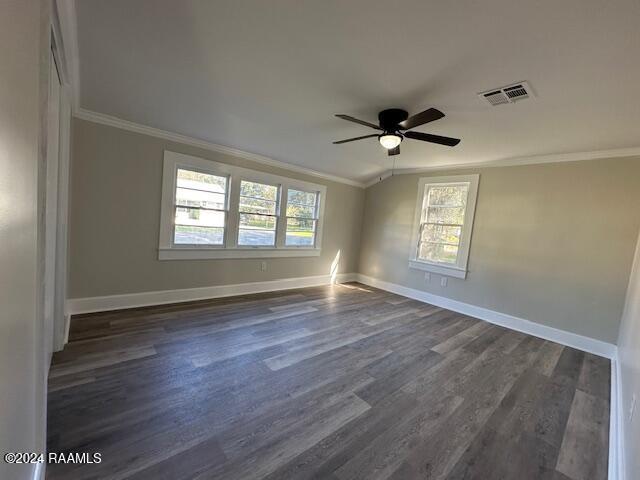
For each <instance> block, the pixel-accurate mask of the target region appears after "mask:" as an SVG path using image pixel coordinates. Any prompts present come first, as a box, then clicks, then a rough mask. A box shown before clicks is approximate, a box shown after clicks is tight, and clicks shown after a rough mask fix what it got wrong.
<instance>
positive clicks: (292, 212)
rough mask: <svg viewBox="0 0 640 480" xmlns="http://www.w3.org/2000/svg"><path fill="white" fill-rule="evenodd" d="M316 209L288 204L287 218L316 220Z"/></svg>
mask: <svg viewBox="0 0 640 480" xmlns="http://www.w3.org/2000/svg"><path fill="white" fill-rule="evenodd" d="M315 216H316V207H315V205H314V206H311V207H306V206H303V205H296V204H292V203H289V204H287V217H303V218H315Z"/></svg>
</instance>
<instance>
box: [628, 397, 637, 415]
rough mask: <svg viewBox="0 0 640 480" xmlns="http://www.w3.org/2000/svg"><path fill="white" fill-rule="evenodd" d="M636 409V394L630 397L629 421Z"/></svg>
mask: <svg viewBox="0 0 640 480" xmlns="http://www.w3.org/2000/svg"><path fill="white" fill-rule="evenodd" d="M635 411H636V394H635V393H634V394H633V396H632V397H631V406H630V407H629V422H631V421H632V420H633V414H634V413H635Z"/></svg>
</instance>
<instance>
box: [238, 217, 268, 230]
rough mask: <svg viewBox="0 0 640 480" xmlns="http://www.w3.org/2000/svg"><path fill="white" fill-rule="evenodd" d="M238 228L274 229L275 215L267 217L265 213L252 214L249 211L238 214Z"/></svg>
mask: <svg viewBox="0 0 640 480" xmlns="http://www.w3.org/2000/svg"><path fill="white" fill-rule="evenodd" d="M240 228H247V229H250V228H253V229H256V230H258V229H269V230H275V228H276V219H275V217H268V216H266V215H253V214H250V213H241V214H240Z"/></svg>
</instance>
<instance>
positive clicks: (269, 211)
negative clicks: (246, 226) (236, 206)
mask: <svg viewBox="0 0 640 480" xmlns="http://www.w3.org/2000/svg"><path fill="white" fill-rule="evenodd" d="M240 211H241V212H247V213H263V214H265V215H275V214H276V202H275V201H272V200H262V199H261V198H248V197H240Z"/></svg>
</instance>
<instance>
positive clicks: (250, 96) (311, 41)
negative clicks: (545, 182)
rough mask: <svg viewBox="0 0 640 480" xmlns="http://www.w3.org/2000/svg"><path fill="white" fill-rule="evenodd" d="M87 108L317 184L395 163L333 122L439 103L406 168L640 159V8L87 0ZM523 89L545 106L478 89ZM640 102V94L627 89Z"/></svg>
mask: <svg viewBox="0 0 640 480" xmlns="http://www.w3.org/2000/svg"><path fill="white" fill-rule="evenodd" d="M76 8H77V15H78V43H79V50H80V85H81V88H80V92H81V96H80V105H81V107H83V108H85V109H88V110H93V111H96V112H100V113H104V114H108V115H113V116H116V117H119V118H122V119H125V120H129V121H132V122H137V123H141V124H144V125H148V126H152V127H156V128H160V129H164V130H169V131H172V132H177V133H181V134H185V135H189V136H192V137H196V138H199V139H202V140H207V141H209V142H213V143H218V144H221V145H226V146H230V147H235V148H238V149H242V150H246V151H248V152H252V153H257V154H261V155H265V156H268V157H271V158H273V159H276V160H280V161H283V162H287V163H291V164H295V165H298V166H303V167H307V168H311V169H314V170H318V171H322V172H326V173H330V174H334V175H339V176H343V177H347V178H350V179H353V180H358V181H362V180H366V179H369V178H371V177H372V176H374V175H376V174H378V173H379V172H381V171H383V170H386V169H387V168H389V167H390V166H391V159H392V158H393V157H387V155H386V152H385V151H384V150H383V149H382V147H381V146H380V145H379V144H378V143H377V141H376V140H375V139H369V140H364V141H361V142H354V143H350V144H346V145H340V146H337V145H332V144H331V142H332V141H333V140H339V139H343V138H348V137H353V136H358V135H365V134H368V133H373V131H370V130H369V129H367V128H366V127H361V126H359V125H356V124H350V123H348V122H346V121H344V120H340V119H337V118H335V117H334V116H333V115H334V114H335V113H346V114H349V115H353V116H356V117H359V118H362V119H365V120H369V121H373V122H374V123H377V122H376V118H377V112H378V111H380V110H382V109H384V108H389V107H401V108H405V109H406V110H408V111H409V112H410V113H415V112H418V111H421V110H424V109H426V108H427V107H436V108H438V109H440V110H442V111H443V112H444V113H445V114H446V115H447V116H446V117H445V118H444V119H442V120H439V121H437V122H434V123H432V124H430V125H427V126H424V127H420V128H418V129H417V130H419V131H425V132H430V133H436V134H441V135H448V136H455V137H459V138H462V142H461V144H460V145H459V146H458V147H455V148H448V147H442V146H438V145H431V144H427V143H422V142H417V141H411V140H405V141H404V142H403V144H402V154H401V155H400V156H399V157H396V159H397V160H396V161H397V164H396V167H397V168H420V167H430V166H436V165H450V164H462V163H474V162H489V161H494V160H500V159H507V158H513V157H523V156H531V155H543V154H554V153H570V152H583V151H593V150H608V149H616V148H628V147H636V146H640V97H639V96H636V93H637V90H636V89H639V88H640V60H639V59H640V33H639V32H640V28H639V25H640V2H639V1H638V0H609V1H602V0H562V1H558V0H553V1H551V0H549V1H544V0H541V1H520V2H514V1H513V0H509V1H507V0H485V1H477V0H459V1H441V0H437V1H436V0H432V1H426V0H413V1H411V0H405V1H393V2H390V1H388V0H387V1H377V0H376V1H373V0H321V1H320V0H319V1H311V0H308V1H302V0H271V1H264V0H253V1H248V0H228V1H191V0H190V1H185V0H181V1H175V0H109V1H104V0H80V1H78V2H77V4H76ZM521 80H528V81H529V82H530V84H531V85H532V87H533V88H534V90H535V91H536V93H537V95H538V96H537V98H536V99H534V100H525V101H522V102H520V103H517V104H514V105H503V106H499V107H490V106H488V105H486V104H484V103H483V102H482V101H481V100H480V99H479V98H478V97H477V96H476V93H477V92H480V91H483V90H486V89H489V88H492V87H499V86H503V85H505V84H508V83H511V82H515V81H521ZM634 92H636V93H634Z"/></svg>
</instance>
